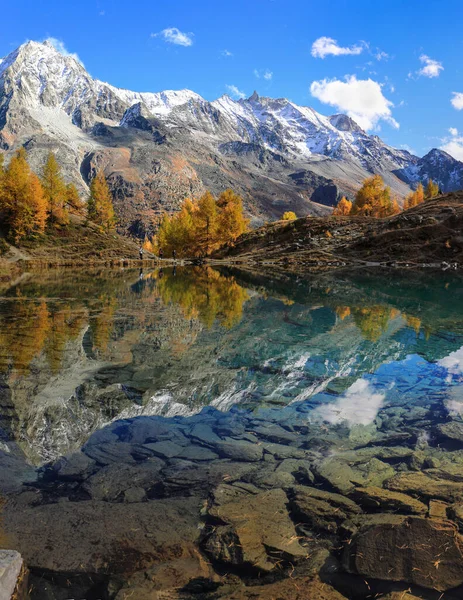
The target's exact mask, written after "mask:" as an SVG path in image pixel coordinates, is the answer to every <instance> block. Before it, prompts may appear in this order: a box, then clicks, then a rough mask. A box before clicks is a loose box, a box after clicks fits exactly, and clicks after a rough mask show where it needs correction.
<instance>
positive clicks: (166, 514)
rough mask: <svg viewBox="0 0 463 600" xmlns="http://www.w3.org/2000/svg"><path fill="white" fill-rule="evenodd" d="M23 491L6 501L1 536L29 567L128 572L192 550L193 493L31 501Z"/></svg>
mask: <svg viewBox="0 0 463 600" xmlns="http://www.w3.org/2000/svg"><path fill="white" fill-rule="evenodd" d="M24 496H25V498H24V502H22V497H21V496H20V497H19V498H18V499H17V500H15V501H12V502H10V503H9V504H7V506H6V508H5V510H4V512H3V514H2V517H3V528H4V531H5V536H6V538H5V539H7V540H8V543H9V544H11V547H12V548H15V549H17V550H18V551H20V552H21V554H22V556H23V558H24V561H25V563H26V564H27V565H28V566H29V567H36V568H38V569H47V570H50V571H57V572H68V573H108V572H111V573H114V574H118V573H124V574H131V573H134V572H136V571H140V570H142V569H145V568H147V567H148V566H150V565H154V564H157V563H164V562H167V561H170V560H173V559H177V558H180V557H182V558H184V557H189V556H192V555H193V556H194V555H195V553H196V552H197V551H196V549H195V543H196V541H197V538H198V518H199V514H200V505H199V503H198V500H197V499H196V498H169V499H168V500H152V501H149V502H138V503H132V504H125V503H120V504H113V503H110V502H105V501H94V500H91V501H87V502H59V503H53V504H46V505H40V506H30V504H29V502H30V498H28V497H27V496H26V494H24Z"/></svg>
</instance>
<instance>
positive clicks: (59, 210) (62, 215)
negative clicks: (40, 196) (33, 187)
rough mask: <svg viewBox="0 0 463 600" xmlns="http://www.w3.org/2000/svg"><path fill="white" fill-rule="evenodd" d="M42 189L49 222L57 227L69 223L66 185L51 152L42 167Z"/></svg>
mask: <svg viewBox="0 0 463 600" xmlns="http://www.w3.org/2000/svg"><path fill="white" fill-rule="evenodd" d="M42 187H43V193H44V196H45V200H46V202H47V204H48V210H49V214H50V221H51V222H53V223H58V224H59V225H65V224H67V223H69V215H68V212H67V210H66V184H65V183H64V180H63V178H62V176H61V169H60V166H59V164H58V162H57V160H56V156H55V155H54V154H53V152H50V154H49V155H48V158H47V162H46V163H45V166H44V167H43V171H42Z"/></svg>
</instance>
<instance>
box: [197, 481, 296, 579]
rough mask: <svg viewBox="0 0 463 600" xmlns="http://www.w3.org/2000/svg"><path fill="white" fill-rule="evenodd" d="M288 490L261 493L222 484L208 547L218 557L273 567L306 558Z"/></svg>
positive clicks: (234, 562)
mask: <svg viewBox="0 0 463 600" xmlns="http://www.w3.org/2000/svg"><path fill="white" fill-rule="evenodd" d="M287 501H288V500H287V497H286V494H285V493H284V492H283V491H282V490H278V489H277V490H269V491H267V492H261V493H258V494H252V493H248V492H246V491H244V490H240V489H238V488H236V487H232V486H227V485H222V486H219V488H217V490H215V492H214V494H213V498H212V501H211V505H210V507H209V510H208V514H209V517H210V518H211V519H212V520H213V522H214V523H215V524H214V526H213V528H212V531H211V533H210V534H209V535H208V537H207V538H206V539H205V540H204V543H203V547H204V549H205V551H206V552H207V553H208V554H209V555H210V556H211V557H212V558H213V559H214V560H216V561H218V562H222V563H228V564H231V565H235V566H241V567H245V566H248V567H249V566H252V567H254V568H256V569H259V570H262V571H272V570H273V569H275V568H276V566H277V563H281V562H282V561H291V562H294V561H296V560H298V559H301V558H305V557H306V556H307V552H306V551H305V550H304V548H302V546H301V545H300V544H299V541H298V536H297V534H296V530H295V528H294V525H293V522H292V521H291V519H290V517H289V515H288V511H287V508H286V504H287Z"/></svg>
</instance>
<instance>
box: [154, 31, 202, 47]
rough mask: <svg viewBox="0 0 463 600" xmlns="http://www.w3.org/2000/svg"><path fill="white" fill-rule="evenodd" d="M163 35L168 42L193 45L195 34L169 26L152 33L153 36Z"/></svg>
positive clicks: (178, 44)
mask: <svg viewBox="0 0 463 600" xmlns="http://www.w3.org/2000/svg"><path fill="white" fill-rule="evenodd" d="M158 36H160V37H162V38H164V40H165V41H166V42H169V43H170V44H176V45H177V46H191V45H192V44H193V34H192V33H183V31H180V29H177V27H168V28H167V29H163V30H162V31H160V32H159V33H152V34H151V37H158Z"/></svg>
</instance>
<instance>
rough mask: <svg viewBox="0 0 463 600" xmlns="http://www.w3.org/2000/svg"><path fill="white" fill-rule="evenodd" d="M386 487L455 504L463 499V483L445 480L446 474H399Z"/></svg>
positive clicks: (387, 482)
mask: <svg viewBox="0 0 463 600" xmlns="http://www.w3.org/2000/svg"><path fill="white" fill-rule="evenodd" d="M385 487H386V488H388V489H389V490H392V491H395V492H403V493H406V494H412V495H414V496H419V497H421V498H439V499H441V500H451V501H454V502H455V501H458V500H460V499H463V482H462V481H452V480H450V479H445V476H444V474H443V473H439V472H433V473H429V472H428V471H426V472H424V473H419V472H413V473H410V472H406V473H399V474H398V475H396V476H395V477H392V479H389V480H388V481H386V483H385Z"/></svg>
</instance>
